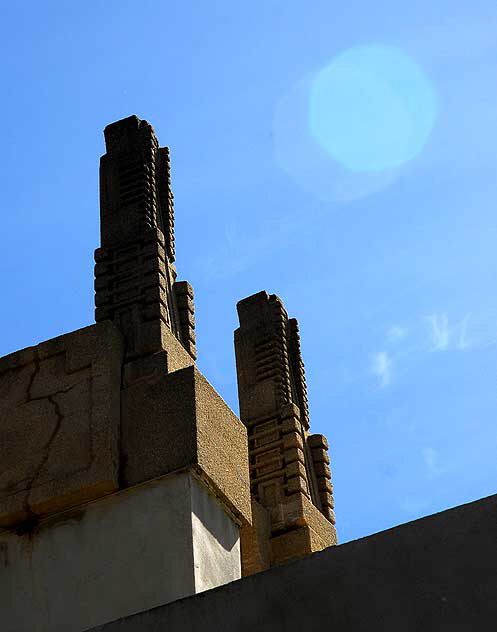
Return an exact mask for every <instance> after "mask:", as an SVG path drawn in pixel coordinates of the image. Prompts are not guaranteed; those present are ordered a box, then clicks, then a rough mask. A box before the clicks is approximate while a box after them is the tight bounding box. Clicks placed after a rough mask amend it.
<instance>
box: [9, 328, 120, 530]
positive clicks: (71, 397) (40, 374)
mask: <svg viewBox="0 0 497 632" xmlns="http://www.w3.org/2000/svg"><path fill="white" fill-rule="evenodd" d="M121 362H122V342H121V335H120V334H119V332H118V330H117V328H116V327H115V326H114V325H113V324H112V323H110V322H104V323H99V324H98V325H92V326H91V327H85V328H84V329H80V330H78V331H75V332H72V333H70V334H66V335H64V336H59V337H58V338H54V339H53V340H48V341H46V342H43V343H41V344H40V345H38V346H36V347H30V348H29V349H24V350H22V351H19V352H16V353H14V354H11V355H10V356H6V357H5V358H1V359H0V435H1V436H2V442H1V443H0V527H11V526H13V525H16V524H18V523H20V522H22V521H26V520H32V519H34V518H35V517H37V516H40V515H41V516H44V515H48V514H50V513H53V512H56V511H60V510H61V509H63V508H65V507H68V506H71V505H74V504H77V503H80V502H85V501H87V500H89V499H92V498H96V497H98V496H101V495H102V494H107V493H110V492H112V491H114V490H115V489H117V486H118V456H119V451H118V438H119V417H120V410H119V406H120V403H119V392H120V382H121Z"/></svg>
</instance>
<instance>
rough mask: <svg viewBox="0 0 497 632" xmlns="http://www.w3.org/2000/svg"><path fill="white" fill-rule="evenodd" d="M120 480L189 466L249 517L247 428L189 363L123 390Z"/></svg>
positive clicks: (128, 482) (138, 480)
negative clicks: (157, 377)
mask: <svg viewBox="0 0 497 632" xmlns="http://www.w3.org/2000/svg"><path fill="white" fill-rule="evenodd" d="M121 412H122V450H123V468H122V477H123V483H124V485H126V486H130V485H135V484H137V483H141V482H143V481H146V480H149V479H152V478H155V477H158V476H163V475H165V474H168V473H170V472H174V471H179V470H181V469H187V468H193V469H194V470H195V471H197V473H198V474H199V475H200V476H202V477H204V479H205V481H206V483H207V484H208V485H210V486H211V487H212V490H213V491H214V493H215V494H217V495H218V496H219V497H220V498H221V499H222V501H223V503H225V504H226V506H227V507H228V508H229V509H230V510H231V511H232V512H233V514H234V515H235V516H236V517H237V519H238V520H240V522H250V520H251V509H250V486H249V471H248V449H247V433H246V429H245V426H244V425H243V424H242V423H241V422H240V420H239V419H238V418H237V417H236V415H235V414H234V413H233V412H232V411H231V409H230V408H229V407H228V406H227V405H226V404H225V402H224V401H223V400H222V399H221V398H220V397H219V395H218V394H217V393H216V392H215V391H214V389H213V388H212V386H211V385H210V384H209V383H208V382H207V380H206V379H205V378H204V377H203V376H202V374H201V373H200V372H199V371H198V370H197V369H196V367H194V366H190V367H186V368H183V369H181V370H178V371H175V372H174V373H170V374H168V375H164V376H161V377H160V378H159V379H157V380H156V381H155V382H153V383H148V382H142V383H138V384H134V385H132V386H129V387H128V388H126V389H124V390H123V392H122V403H121Z"/></svg>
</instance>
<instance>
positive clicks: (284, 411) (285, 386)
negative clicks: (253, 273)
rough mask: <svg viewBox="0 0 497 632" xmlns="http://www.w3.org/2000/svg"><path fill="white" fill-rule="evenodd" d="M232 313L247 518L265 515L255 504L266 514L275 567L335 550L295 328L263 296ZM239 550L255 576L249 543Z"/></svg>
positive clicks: (319, 442)
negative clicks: (249, 505) (246, 460)
mask: <svg viewBox="0 0 497 632" xmlns="http://www.w3.org/2000/svg"><path fill="white" fill-rule="evenodd" d="M237 309H238V317H239V320H240V327H239V328H238V329H237V330H236V332H235V351H236V365H237V373H238V395H239V401H240V419H241V420H242V421H243V423H244V424H245V425H246V426H247V432H248V440H249V456H250V481H251V491H252V497H253V500H254V503H256V504H255V507H254V509H253V515H254V520H256V519H257V516H263V515H264V513H263V512H261V510H260V505H262V507H263V508H264V509H265V510H266V513H267V515H268V518H269V523H270V524H269V528H270V533H271V536H270V541H271V564H275V563H280V562H281V561H285V560H286V559H290V558H292V557H298V556H299V555H303V554H306V553H309V552H311V551H316V550H319V549H321V548H324V547H325V546H330V545H331V544H335V543H336V534H335V529H334V523H335V516H334V513H333V496H332V486H331V482H330V478H331V472H330V468H329V466H328V464H329V457H328V442H327V440H326V437H324V436H323V435H319V434H310V432H309V430H310V428H309V409H308V405H307V386H306V380H305V372H304V364H303V361H302V355H301V352H300V336H299V327H298V323H297V321H296V320H295V319H293V318H291V319H289V318H288V315H287V313H286V310H285V308H284V306H283V303H282V302H281V300H280V299H279V298H278V297H277V296H276V295H275V294H271V295H268V294H267V293H266V292H259V293H258V294H254V295H253V296H249V297H248V298H246V299H244V300H242V301H240V302H239V303H238V305H237ZM261 520H264V518H263V517H262V518H261ZM242 535H243V534H242ZM252 539H253V538H252ZM243 542H244V540H243V538H242V550H243V549H244V547H243ZM245 543H246V546H245V549H244V550H245V551H248V552H249V553H248V554H247V555H246V557H245V560H244V565H245V567H246V568H251V569H252V570H253V571H257V570H261V568H263V567H264V563H263V561H262V557H261V556H260V555H259V554H257V555H256V554H255V551H256V547H254V544H253V542H251V541H250V538H245Z"/></svg>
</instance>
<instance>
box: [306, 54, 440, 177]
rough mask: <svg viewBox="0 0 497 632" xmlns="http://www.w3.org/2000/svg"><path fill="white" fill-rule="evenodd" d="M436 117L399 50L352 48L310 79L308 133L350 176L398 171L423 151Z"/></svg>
mask: <svg viewBox="0 0 497 632" xmlns="http://www.w3.org/2000/svg"><path fill="white" fill-rule="evenodd" d="M436 112H437V103H436V96H435V90H434V88H433V85H432V83H431V81H430V80H429V78H428V77H427V76H426V75H425V73H424V72H423V71H422V69H421V68H420V67H419V66H418V65H417V64H416V63H415V62H414V61H413V60H412V59H410V58H409V57H408V56H407V55H406V54H405V53H403V52H402V51H401V50H399V49H397V48H394V47H389V46H381V45H375V46H356V47H354V48H350V49H347V50H345V51H343V52H342V53H340V54H339V55H337V56H336V57H335V58H334V59H333V60H332V61H331V62H330V63H329V64H328V65H327V66H325V67H324V68H323V69H321V70H320V71H319V72H318V73H317V75H316V76H315V77H314V79H313V81H312V84H311V89H310V95H309V130H310V133H311V135H312V137H313V138H314V139H315V141H317V142H318V143H319V144H320V145H321V147H322V148H323V149H325V150H326V151H327V152H328V153H329V154H330V155H331V156H332V158H334V159H335V160H336V161H338V162H339V163H341V164H342V165H343V166H344V167H346V168H347V169H349V170H350V171H353V172H378V171H383V170H385V169H392V168H395V167H399V166H400V165H402V164H404V163H405V162H407V161H408V160H411V159H412V158H414V157H415V156H416V155H417V154H419V152H420V151H421V150H422V149H423V147H424V145H425V144H426V142H427V140H428V138H429V136H430V132H431V130H432V128H433V125H434V122H435V118H436Z"/></svg>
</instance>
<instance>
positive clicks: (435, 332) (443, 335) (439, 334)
mask: <svg viewBox="0 0 497 632" xmlns="http://www.w3.org/2000/svg"><path fill="white" fill-rule="evenodd" d="M428 323H429V325H430V335H431V343H432V351H445V350H446V349H447V347H448V346H449V336H450V332H449V318H448V316H447V314H445V313H442V314H431V315H430V316H428Z"/></svg>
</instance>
